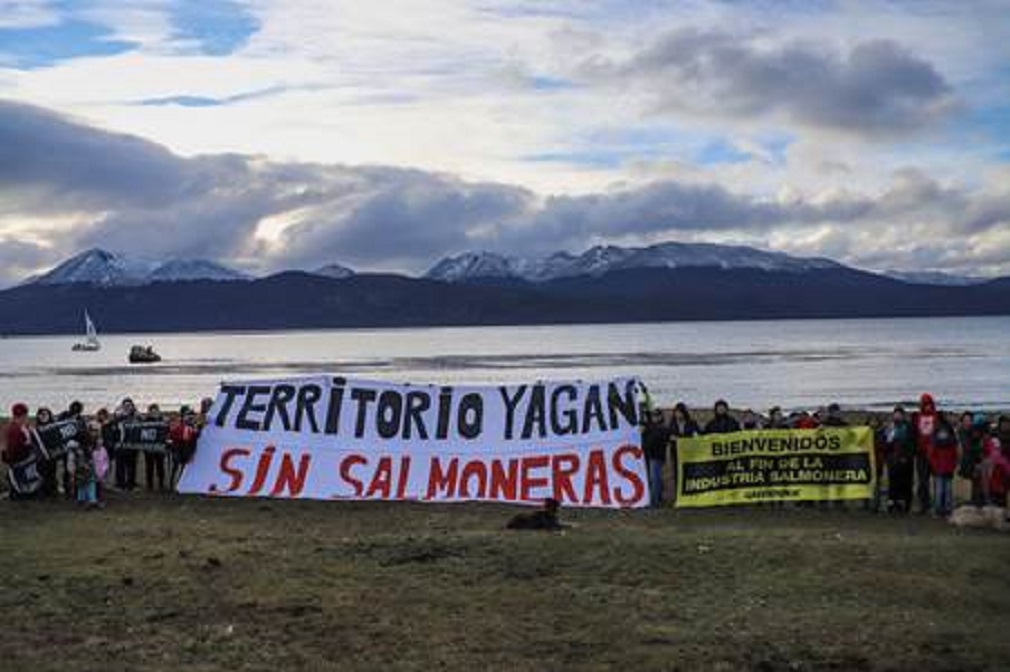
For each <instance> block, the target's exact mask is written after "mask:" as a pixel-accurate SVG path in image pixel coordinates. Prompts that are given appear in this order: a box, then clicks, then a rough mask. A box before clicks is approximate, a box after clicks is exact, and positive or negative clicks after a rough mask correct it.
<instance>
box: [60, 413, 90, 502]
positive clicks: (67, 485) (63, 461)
mask: <svg viewBox="0 0 1010 672" xmlns="http://www.w3.org/2000/svg"><path fill="white" fill-rule="evenodd" d="M83 414H84V404H82V403H81V402H79V401H76V400H75V401H72V402H70V405H69V406H68V407H67V410H65V411H63V412H62V413H60V414H59V415H58V416H56V420H57V421H58V422H60V421H63V420H79V419H80V418H81V416H82V415H83ZM56 464H57V465H58V466H59V467H60V468H61V471H62V472H63V473H62V474H61V477H60V482H61V484H62V485H63V496H64V497H66V498H67V499H73V497H74V493H73V474H72V473H71V470H70V469H69V468H68V463H67V455H66V454H64V455H63V456H61V457H60V458H59V459H58V460H57V461H56Z"/></svg>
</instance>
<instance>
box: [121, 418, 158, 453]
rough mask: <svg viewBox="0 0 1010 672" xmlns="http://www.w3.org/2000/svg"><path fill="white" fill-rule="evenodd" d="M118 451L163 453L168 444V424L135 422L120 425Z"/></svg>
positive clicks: (145, 421) (148, 421) (156, 421)
mask: <svg viewBox="0 0 1010 672" xmlns="http://www.w3.org/2000/svg"><path fill="white" fill-rule="evenodd" d="M119 427H120V441H119V448H120V450H142V451H144V452H146V453H164V452H165V451H166V444H167V443H168V423H167V422H165V421H163V420H136V421H127V422H123V423H121V424H120V426H119Z"/></svg>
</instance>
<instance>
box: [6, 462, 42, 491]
mask: <svg viewBox="0 0 1010 672" xmlns="http://www.w3.org/2000/svg"><path fill="white" fill-rule="evenodd" d="M8 473H9V475H10V484H11V488H12V489H13V490H14V492H16V493H18V494H19V495H32V494H35V493H36V492H38V491H39V490H40V489H41V488H42V474H40V473H39V459H38V456H37V455H32V456H31V457H29V458H27V459H24V460H21V461H20V462H18V463H17V464H12V465H11V466H10V467H9V472H8Z"/></svg>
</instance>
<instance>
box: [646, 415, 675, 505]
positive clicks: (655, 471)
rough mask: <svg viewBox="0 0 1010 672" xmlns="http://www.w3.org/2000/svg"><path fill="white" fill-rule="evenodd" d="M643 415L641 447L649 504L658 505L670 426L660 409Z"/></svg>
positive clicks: (661, 494)
mask: <svg viewBox="0 0 1010 672" xmlns="http://www.w3.org/2000/svg"><path fill="white" fill-rule="evenodd" d="M643 417H644V419H645V424H644V426H643V427H642V449H643V450H644V451H645V461H646V467H647V468H648V474H649V506H652V507H658V506H661V505H662V504H663V465H665V464H666V450H667V447H668V446H669V444H670V428H669V426H668V425H667V424H666V422H664V419H663V411H662V410H661V409H658V408H656V409H653V410H652V411H649V412H648V413H646V414H645V415H644V416H643Z"/></svg>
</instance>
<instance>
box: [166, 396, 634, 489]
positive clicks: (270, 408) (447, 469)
mask: <svg viewBox="0 0 1010 672" xmlns="http://www.w3.org/2000/svg"><path fill="white" fill-rule="evenodd" d="M638 390H639V385H638V382H637V380H635V379H620V380H614V381H610V382H603V383H582V382H578V383H560V382H558V383H536V384H529V385H515V386H501V387H445V386H443V387H440V386H430V385H428V386H422V385H393V384H389V383H382V382H372V381H358V380H348V379H344V378H333V377H328V376H314V377H307V378H297V379H289V380H272V381H257V382H248V381H246V382H237V383H225V384H222V386H221V390H220V392H219V393H218V396H217V400H216V401H215V402H214V406H213V407H212V409H211V411H210V414H209V417H208V422H207V426H206V428H205V429H204V430H203V433H202V434H201V436H200V441H199V444H198V446H197V451H196V456H195V457H194V458H193V461H192V462H191V463H190V464H189V465H188V466H187V467H186V469H185V471H184V473H183V475H182V478H181V480H180V482H179V492H183V493H194V494H208V495H227V496H236V497H282V498H308V499H368V500H418V501H439V502H454V501H469V500H487V501H498V502H513V503H521V504H539V503H540V502H542V501H543V500H544V499H545V498H547V497H554V498H555V499H557V500H559V501H560V502H561V503H562V504H563V505H567V506H596V507H640V506H646V505H647V504H648V500H649V496H648V485H647V478H646V476H645V461H644V458H643V454H642V448H641V439H640V435H639V431H638V422H637V415H638Z"/></svg>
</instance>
